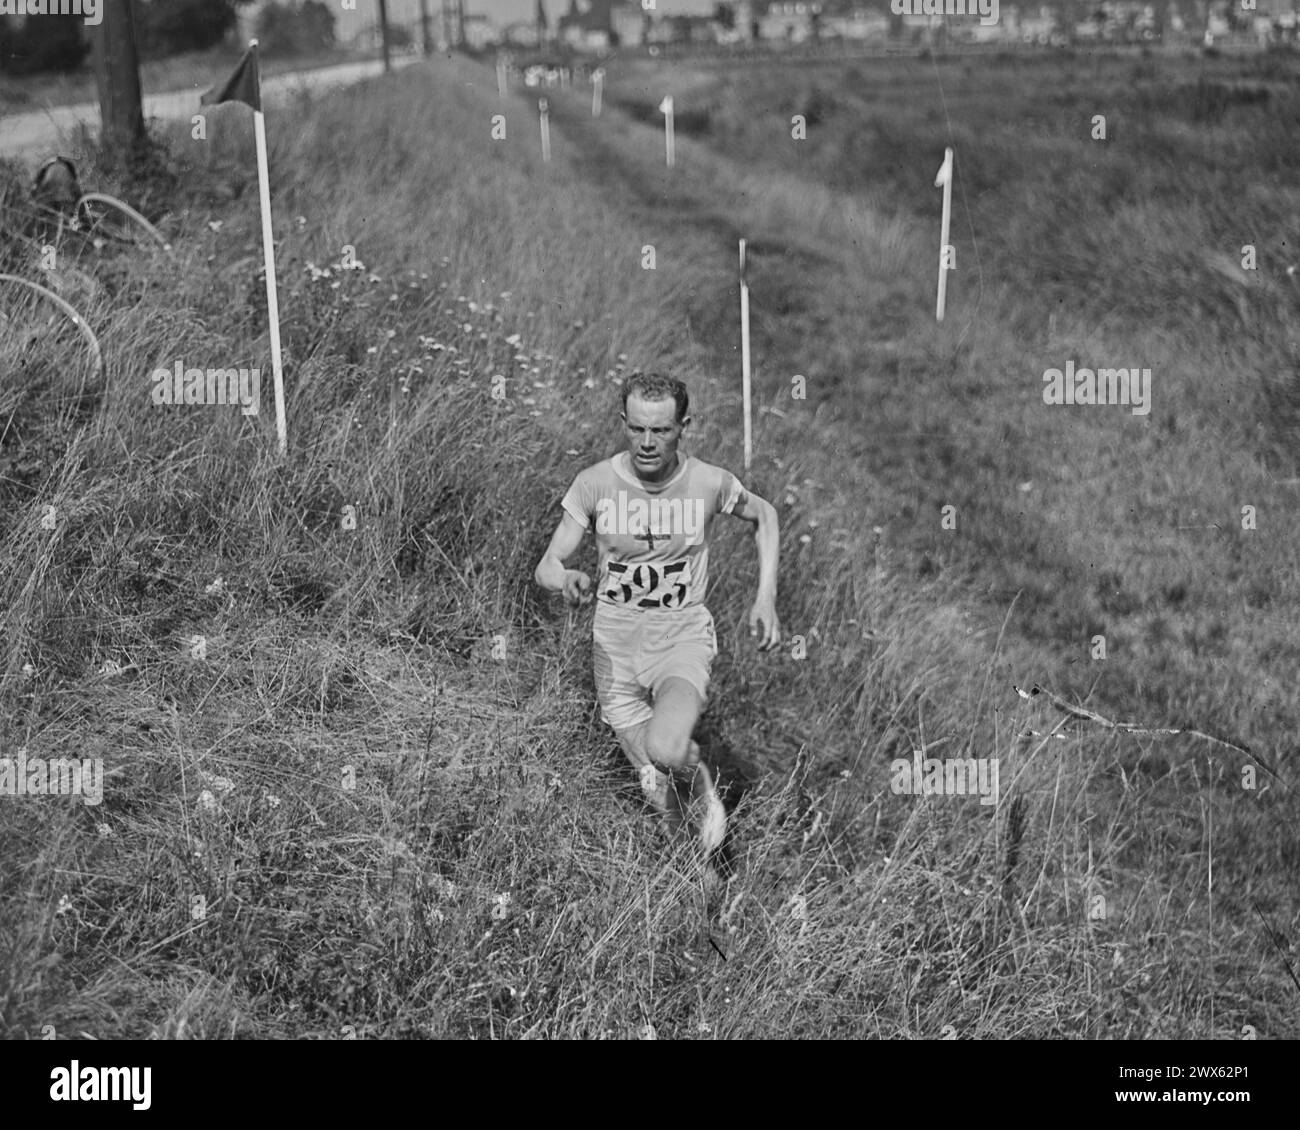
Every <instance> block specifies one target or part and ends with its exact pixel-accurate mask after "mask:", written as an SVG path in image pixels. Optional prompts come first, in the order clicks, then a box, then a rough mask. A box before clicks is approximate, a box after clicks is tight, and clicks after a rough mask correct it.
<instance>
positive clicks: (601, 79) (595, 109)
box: [591, 67, 605, 118]
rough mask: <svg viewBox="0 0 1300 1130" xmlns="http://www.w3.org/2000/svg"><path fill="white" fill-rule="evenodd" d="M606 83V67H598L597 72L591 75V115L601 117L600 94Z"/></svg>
mask: <svg viewBox="0 0 1300 1130" xmlns="http://www.w3.org/2000/svg"><path fill="white" fill-rule="evenodd" d="M604 85H605V68H604V67H597V68H596V73H595V74H594V75H592V76H591V116H592V117H593V118H599V117H600V95H601V88H602V87H603V86H604Z"/></svg>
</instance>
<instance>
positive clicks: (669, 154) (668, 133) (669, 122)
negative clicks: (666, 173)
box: [659, 94, 673, 169]
mask: <svg viewBox="0 0 1300 1130" xmlns="http://www.w3.org/2000/svg"><path fill="white" fill-rule="evenodd" d="M659 112H660V113H661V114H663V116H664V159H665V160H666V161H667V163H668V167H669V168H670V169H671V168H672V167H673V96H672V95H671V94H665V95H664V100H663V101H662V102H660V103H659Z"/></svg>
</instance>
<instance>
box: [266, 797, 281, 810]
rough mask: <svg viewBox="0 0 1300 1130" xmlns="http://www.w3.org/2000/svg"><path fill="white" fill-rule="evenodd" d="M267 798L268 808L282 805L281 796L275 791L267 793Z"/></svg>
mask: <svg viewBox="0 0 1300 1130" xmlns="http://www.w3.org/2000/svg"><path fill="white" fill-rule="evenodd" d="M265 799H266V806H267V808H279V807H280V798H279V797H278V796H276V795H275V793H267V794H266V798H265Z"/></svg>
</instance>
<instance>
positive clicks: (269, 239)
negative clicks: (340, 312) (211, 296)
mask: <svg viewBox="0 0 1300 1130" xmlns="http://www.w3.org/2000/svg"><path fill="white" fill-rule="evenodd" d="M248 46H249V49H250V50H251V51H252V52H253V63H254V67H255V73H256V75H257V105H258V107H259V108H257V109H254V110H253V132H254V135H255V136H256V138H257V191H258V196H259V198H260V200H261V205H262V258H263V260H264V263H265V267H266V314H267V321H268V323H269V325H270V329H271V373H272V376H273V378H274V380H275V434H276V439H277V441H278V443H279V451H280V458H281V459H283V458H284V457H285V455H286V454H287V453H288V449H289V440H288V434H287V428H286V426H285V416H284V370H283V368H282V365H281V358H280V301H279V296H278V294H277V292H276V287H275V239H274V237H273V235H272V232H271V176H270V170H269V168H268V167H267V160H266V115H264V114H263V113H262V111H261V109H260V107H261V105H262V70H261V67H260V65H258V62H257V57H258V53H257V40H256V39H252V40H249V43H248Z"/></svg>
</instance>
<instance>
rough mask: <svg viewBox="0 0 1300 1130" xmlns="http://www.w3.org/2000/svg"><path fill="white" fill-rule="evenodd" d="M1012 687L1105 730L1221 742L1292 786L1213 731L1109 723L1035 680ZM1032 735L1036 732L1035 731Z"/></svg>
mask: <svg viewBox="0 0 1300 1130" xmlns="http://www.w3.org/2000/svg"><path fill="white" fill-rule="evenodd" d="M1012 687H1013V688H1014V689H1015V692H1016V694H1018V695H1019V696H1020V697H1021V698H1033V697H1035V696H1036V695H1040V694H1041V695H1046V696H1047V699H1048V700H1049V701H1050V702H1051V704H1052V705H1053V706H1055V707H1056V709H1057V710H1060V711H1062V712H1064V713H1065V714H1068V715H1069V716H1070V717H1072V718H1078V719H1080V720H1082V721H1085V722H1095V723H1097V724H1098V725H1099V726H1104V727H1105V728H1106V729H1108V730H1115V731H1118V732H1119V733H1123V734H1156V735H1162V734H1187V735H1189V736H1190V737H1193V738H1202V739H1204V740H1205V741H1207V742H1213V743H1214V744H1215V745H1221V746H1224V747H1225V748H1227V749H1231V750H1235V751H1236V752H1237V753H1244V754H1245V755H1246V756H1247V757H1249V758H1250V759H1251V760H1252V761H1253V762H1255V764H1256V765H1258V766H1259V767H1260V768H1261V769H1263V770H1264V771H1265V772H1266V773H1268V774H1270V775H1271V776H1272V777H1273V779H1274V780H1275V781H1277V782H1278V784H1280V785H1281V786H1282V787H1283V788H1285V789H1287V790H1288V791H1289V790H1290V787H1291V786H1290V785H1289V784H1287V782H1286V781H1285V780H1283V778H1282V777H1281V775H1280V774H1279V773H1278V772H1277V770H1276V769H1274V768H1273V767H1272V766H1271V765H1268V764H1266V763H1265V762H1263V761H1261V760H1260V758H1259V757H1258V756H1257V755H1256V754H1254V753H1253V752H1251V751H1250V750H1248V749H1247V748H1246V747H1245V746H1240V745H1235V744H1234V743H1232V742H1229V741H1224V740H1223V739H1222V738H1216V737H1215V736H1214V735H1213V734H1207V733H1205V732H1204V731H1202V730H1189V729H1173V728H1168V727H1162V728H1156V727H1149V726H1139V725H1137V724H1136V723H1134V722H1112V721H1111V720H1110V719H1109V718H1103V717H1102V716H1101V715H1100V714H1098V713H1096V712H1095V711H1093V710H1089V709H1087V708H1086V707H1083V706H1075V705H1074V704H1073V703H1069V702H1066V701H1065V700H1064V699H1062V698H1059V697H1058V696H1057V695H1054V694H1053V693H1052V692H1051V691H1049V690H1048V689H1047V688H1046V687H1042V686H1039V685H1038V684H1037V683H1035V684H1034V685H1033V687H1032V688H1031V689H1029V690H1027V691H1025V690H1021V688H1020V687H1017V686H1015V684H1014V683H1013V684H1012ZM1029 733H1031V734H1035V731H1033V730H1030V731H1029ZM1035 736H1037V735H1036V734H1035ZM1058 736H1064V735H1058Z"/></svg>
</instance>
